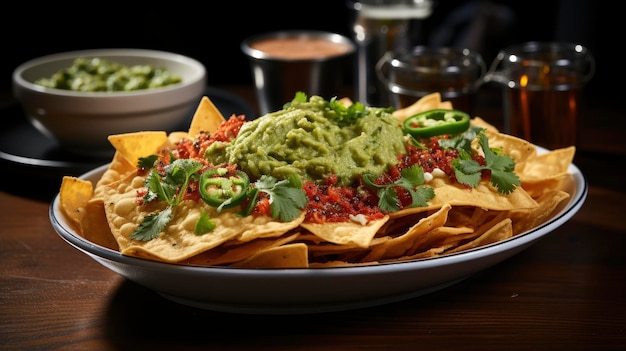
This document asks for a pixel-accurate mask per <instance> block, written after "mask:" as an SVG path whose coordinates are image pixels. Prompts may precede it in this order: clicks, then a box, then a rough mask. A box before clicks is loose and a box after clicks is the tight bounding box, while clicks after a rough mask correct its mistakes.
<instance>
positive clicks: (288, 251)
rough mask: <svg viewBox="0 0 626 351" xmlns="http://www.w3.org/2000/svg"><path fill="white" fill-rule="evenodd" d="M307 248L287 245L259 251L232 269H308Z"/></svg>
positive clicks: (301, 245)
mask: <svg viewBox="0 0 626 351" xmlns="http://www.w3.org/2000/svg"><path fill="white" fill-rule="evenodd" d="M307 253H308V251H307V246H306V245H305V244H302V243H294V244H287V245H282V246H277V247H272V248H269V249H265V250H262V251H259V252H257V253H255V254H254V255H252V256H251V257H249V258H247V259H245V260H244V261H242V262H237V263H233V264H231V265H230V266H232V267H243V268H246V267H248V268H250V267H251V268H307V267H308V266H309V259H308V254H307Z"/></svg>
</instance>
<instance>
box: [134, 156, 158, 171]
mask: <svg viewBox="0 0 626 351" xmlns="http://www.w3.org/2000/svg"><path fill="white" fill-rule="evenodd" d="M158 159H159V156H157V155H150V156H147V157H140V158H139V162H138V164H137V166H139V168H141V169H150V168H152V167H154V164H155V162H156V161H157V160H158Z"/></svg>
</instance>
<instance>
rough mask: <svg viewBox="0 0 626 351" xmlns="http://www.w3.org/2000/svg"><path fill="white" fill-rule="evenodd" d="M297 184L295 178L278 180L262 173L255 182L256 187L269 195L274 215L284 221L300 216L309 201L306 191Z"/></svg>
mask: <svg viewBox="0 0 626 351" xmlns="http://www.w3.org/2000/svg"><path fill="white" fill-rule="evenodd" d="M295 185H296V184H294V181H293V180H289V179H284V180H281V181H277V180H276V178H274V177H271V176H267V175H262V176H261V178H259V179H258V180H257V181H256V182H255V187H256V188H257V189H258V190H259V191H262V192H264V193H266V194H267V195H268V196H269V201H270V210H271V211H272V217H273V218H276V219H280V220H281V221H283V222H289V221H292V220H293V219H295V218H297V217H298V216H300V210H301V209H304V207H305V206H306V204H307V201H308V198H307V196H306V192H305V191H304V190H303V189H302V188H301V187H297V186H295Z"/></svg>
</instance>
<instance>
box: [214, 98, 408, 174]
mask: <svg viewBox="0 0 626 351" xmlns="http://www.w3.org/2000/svg"><path fill="white" fill-rule="evenodd" d="M327 106H328V102H327V101H325V100H324V99H323V98H322V97H319V96H311V97H310V99H309V100H308V101H307V102H296V101H293V102H292V103H291V105H290V106H288V107H286V108H285V109H283V110H279V111H276V112H272V113H269V114H266V115H264V116H261V117H259V118H257V119H255V120H252V121H250V122H247V123H245V124H244V125H243V126H242V128H241V130H240V131H239V134H238V136H237V137H236V138H235V139H234V140H233V141H232V142H230V143H214V144H213V145H211V147H209V148H208V149H207V152H206V154H205V156H206V157H207V159H209V160H211V161H212V162H213V163H222V162H226V163H229V164H237V165H238V167H239V169H241V170H243V171H245V172H246V173H248V175H249V176H250V177H251V178H252V179H256V178H259V177H260V176H261V175H264V174H265V175H271V176H273V177H275V178H277V179H285V178H286V177H287V176H288V175H289V174H293V173H295V174H298V175H299V176H300V177H301V178H302V179H303V180H313V181H318V182H321V181H323V180H325V179H326V178H327V177H329V176H330V175H331V174H334V175H335V176H336V177H337V179H338V183H339V185H349V184H351V183H352V182H353V181H354V180H355V179H356V177H357V176H358V175H360V174H363V173H372V174H381V173H383V172H385V171H387V170H388V169H389V168H390V167H392V166H394V165H395V164H397V163H398V159H397V156H398V155H400V154H403V153H405V152H406V147H405V139H404V134H403V131H402V126H401V123H400V122H399V121H398V120H397V119H396V118H394V117H392V116H391V114H390V113H388V112H386V111H384V109H382V108H372V107H370V108H368V111H369V114H367V115H365V116H363V117H361V118H358V119H357V120H356V121H355V122H354V123H353V124H349V125H339V124H338V123H337V122H335V121H334V120H332V119H329V118H327V117H326V116H327V115H326V114H325V111H326V113H328V108H327Z"/></svg>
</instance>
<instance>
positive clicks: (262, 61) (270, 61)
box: [241, 30, 356, 115]
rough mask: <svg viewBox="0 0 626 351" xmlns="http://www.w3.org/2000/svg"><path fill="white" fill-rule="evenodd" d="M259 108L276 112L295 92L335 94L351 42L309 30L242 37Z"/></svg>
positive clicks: (352, 46) (337, 36)
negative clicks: (244, 38)
mask: <svg viewBox="0 0 626 351" xmlns="http://www.w3.org/2000/svg"><path fill="white" fill-rule="evenodd" d="M241 50H242V51H243V53H244V54H246V55H247V57H248V59H249V62H250V67H251V69H252V75H253V80H254V85H255V88H256V95H257V99H258V103H259V110H260V113H261V114H262V115H264V114H267V113H270V112H273V111H277V110H280V109H282V108H283V105H284V104H285V103H287V102H289V101H291V100H292V99H293V98H294V96H295V94H296V92H298V91H302V92H304V93H306V94H307V95H309V96H311V95H319V96H322V97H323V98H325V99H330V98H332V97H336V96H338V95H339V94H340V90H341V88H342V86H343V84H344V80H345V78H346V77H345V73H346V68H347V67H346V65H347V63H348V62H346V59H347V58H348V57H349V56H350V55H352V54H353V53H354V51H355V50H356V46H355V45H354V43H353V42H352V41H351V40H350V39H348V38H346V37H345V36H342V35H340V34H336V33H329V32H323V31H312V30H285V31H278V32H271V33H266V34H261V35H257V36H254V37H250V38H248V39H246V40H244V41H243V42H242V43H241Z"/></svg>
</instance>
